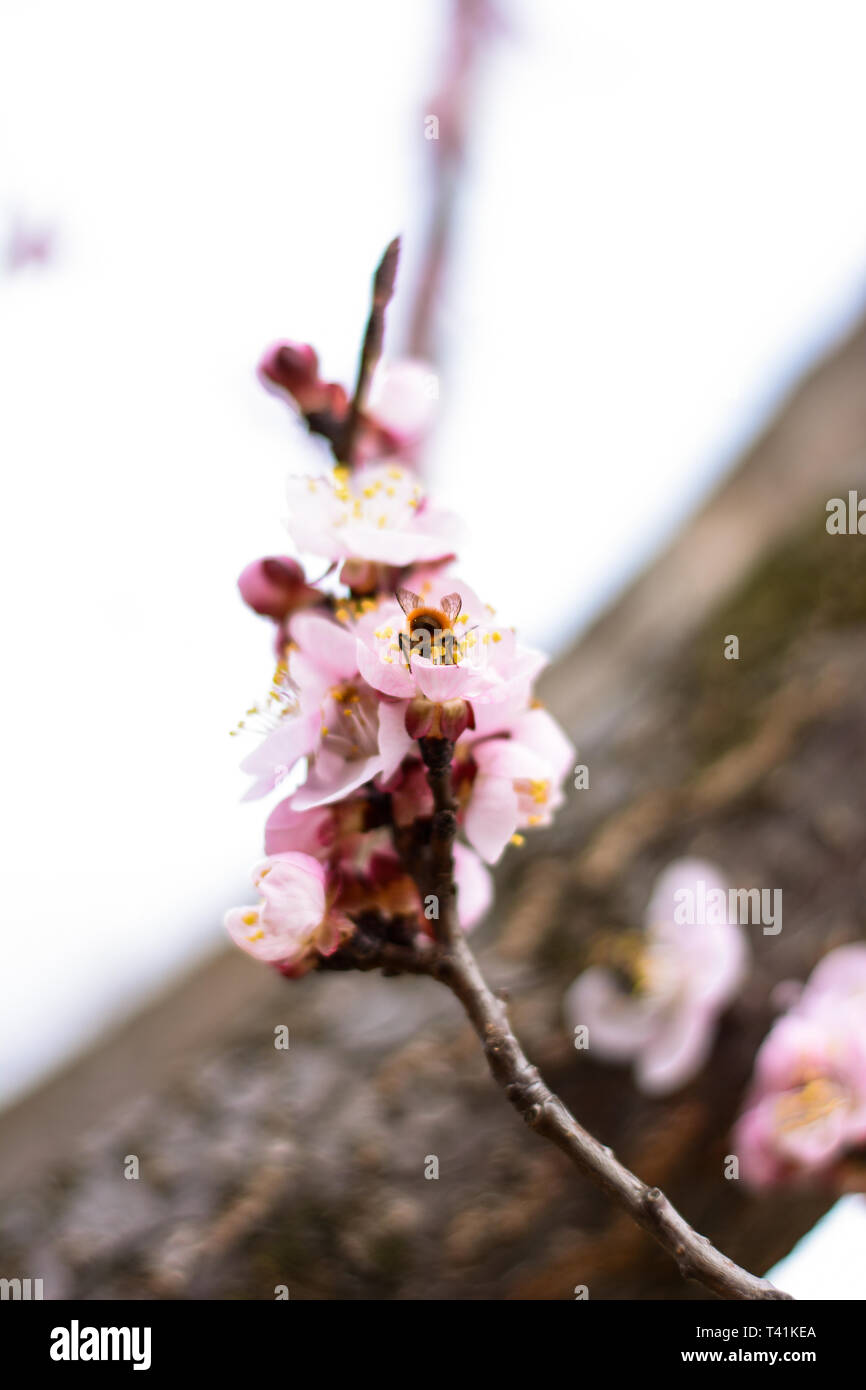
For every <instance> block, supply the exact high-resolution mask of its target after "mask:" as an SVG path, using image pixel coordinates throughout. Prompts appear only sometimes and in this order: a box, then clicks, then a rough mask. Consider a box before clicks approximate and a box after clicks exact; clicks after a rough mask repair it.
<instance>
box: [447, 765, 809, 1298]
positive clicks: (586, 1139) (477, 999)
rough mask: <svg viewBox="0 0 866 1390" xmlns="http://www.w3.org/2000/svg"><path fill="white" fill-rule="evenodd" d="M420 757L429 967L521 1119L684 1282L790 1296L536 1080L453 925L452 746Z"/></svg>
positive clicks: (743, 1294)
mask: <svg viewBox="0 0 866 1390" xmlns="http://www.w3.org/2000/svg"><path fill="white" fill-rule="evenodd" d="M420 746H421V756H422V757H423V759H424V763H425V765H426V767H427V780H428V782H429V784H430V790H431V792H432V793H433V805H434V813H433V836H432V840H431V856H432V869H431V883H432V885H434V886H433V891H434V892H436V893H437V896H438V897H439V913H440V916H439V922H438V933H437V935H438V938H439V941H440V942H441V945H442V949H441V950H440V951H439V952H437V953H436V954H435V956H432V957H430V956H428V964H427V966H426V969H427V970H428V971H429V973H430V974H432V975H433V976H434V977H435V978H436V979H438V980H441V981H442V983H443V984H445V985H447V986H448V988H449V989H450V990H451V991H452V993H453V994H455V995H456V996H457V998H458V999H459V1000H460V1003H461V1004H462V1005H463V1008H464V1009H465V1011H466V1014H467V1017H468V1018H469V1021H470V1023H471V1024H472V1027H473V1028H474V1029H475V1032H476V1033H477V1034H478V1037H479V1039H480V1040H481V1044H482V1046H483V1048H484V1055H485V1057H486V1058H487V1064H488V1066H489V1068H490V1071H491V1074H492V1075H493V1078H494V1080H495V1081H497V1082H498V1084H499V1085H500V1086H501V1087H502V1089H503V1090H504V1091H505V1094H506V1096H507V1098H508V1100H509V1101H510V1102H511V1104H512V1105H513V1106H514V1108H515V1110H516V1111H517V1112H518V1114H520V1115H522V1116H523V1118H524V1120H525V1121H526V1123H527V1124H528V1125H529V1127H530V1128H531V1129H533V1130H534V1131H535V1133H536V1134H538V1135H540V1136H541V1137H542V1138H544V1139H548V1140H549V1141H550V1142H551V1143H552V1144H555V1145H556V1147H557V1148H558V1149H561V1150H562V1152H563V1153H564V1154H565V1155H566V1156H567V1157H568V1158H569V1159H570V1160H571V1162H572V1163H573V1164H574V1165H575V1167H576V1168H578V1169H579V1170H580V1172H581V1173H583V1174H584V1175H585V1176H586V1177H588V1178H590V1179H591V1180H592V1181H593V1182H594V1183H596V1184H597V1185H598V1186H599V1187H600V1188H601V1189H602V1191H603V1192H605V1193H606V1194H607V1196H608V1197H610V1199H611V1200H612V1201H613V1202H615V1203H616V1204H617V1205H618V1206H620V1207H622V1208H623V1210H624V1211H626V1212H628V1214H629V1215H630V1216H631V1217H632V1219H633V1220H634V1221H635V1222H636V1223H637V1224H638V1225H639V1226H641V1227H642V1228H643V1229H644V1230H645V1231H647V1232H648V1233H649V1234H650V1235H651V1236H653V1237H654V1239H655V1240H657V1241H658V1243H659V1245H661V1246H662V1247H663V1249H665V1250H666V1251H667V1252H668V1254H669V1255H671V1256H672V1257H673V1259H674V1260H675V1261H676V1264H677V1267H678V1269H679V1271H680V1273H681V1274H682V1276H683V1278H684V1279H694V1280H696V1281H697V1282H698V1283H699V1284H702V1285H703V1286H704V1288H706V1289H709V1290H710V1291H711V1292H712V1293H714V1294H718V1296H719V1297H720V1298H726V1299H789V1298H790V1297H791V1295H790V1294H786V1293H783V1292H782V1291H781V1290H780V1289H777V1288H775V1287H774V1286H773V1285H772V1284H771V1283H770V1282H769V1280H767V1279H758V1278H756V1277H755V1275H753V1274H749V1273H748V1272H747V1271H746V1270H744V1269H741V1268H740V1266H739V1265H736V1264H734V1262H733V1260H729V1259H728V1258H727V1256H726V1255H723V1254H721V1253H720V1251H718V1250H716V1249H715V1247H714V1246H713V1245H711V1244H710V1242H709V1240H708V1239H707V1237H706V1236H701V1235H699V1234H698V1233H697V1231H694V1230H693V1229H692V1227H691V1226H690V1225H689V1224H688V1222H687V1221H685V1220H684V1218H683V1217H682V1216H681V1215H680V1213H679V1212H678V1211H677V1210H676V1208H675V1207H674V1206H673V1205H672V1204H671V1202H669V1201H668V1199H667V1197H665V1195H664V1193H663V1192H661V1191H660V1190H659V1189H658V1188H657V1187H648V1186H647V1185H646V1183H644V1182H642V1181H641V1179H640V1178H638V1177H636V1176H635V1174H634V1173H632V1172H630V1170H629V1169H628V1168H626V1167H625V1166H624V1165H623V1164H622V1163H620V1162H619V1160H618V1159H617V1157H616V1156H615V1154H614V1153H613V1152H612V1150H610V1149H608V1148H606V1147H605V1146H604V1145H602V1144H600V1143H599V1142H598V1140H597V1139H595V1138H593V1136H592V1135H591V1134H589V1133H588V1132H587V1130H585V1129H583V1127H582V1126H581V1125H579V1124H578V1122H577V1120H576V1119H575V1118H574V1116H573V1115H572V1114H571V1112H570V1111H569V1110H568V1108H567V1107H566V1106H565V1105H564V1104H563V1103H562V1101H561V1100H560V1099H559V1097H558V1096H556V1095H554V1093H553V1092H552V1091H551V1090H550V1088H549V1087H548V1086H547V1085H546V1084H545V1083H544V1081H543V1080H542V1079H541V1076H540V1075H539V1073H538V1070H537V1069H536V1068H535V1067H534V1066H532V1064H531V1063H530V1061H529V1060H528V1058H527V1057H526V1054H525V1053H524V1051H523V1049H522V1047H521V1046H520V1043H519V1042H518V1040H517V1038H516V1037H515V1035H514V1033H513V1032H512V1029H511V1025H510V1023H509V1021H508V1013H507V1010H506V1008H505V1004H504V1003H503V1001H502V1000H501V999H498V998H497V997H496V995H494V994H493V992H492V990H491V989H490V988H489V986H488V984H487V982H486V981H485V979H484V977H483V975H482V974H481V971H480V969H479V967H478V963H477V961H476V959H475V956H474V955H473V953H472V951H471V950H470V948H469V946H468V945H467V943H466V938H465V936H464V935H463V933H462V931H460V929H459V927H458V924H457V914H456V893H455V888H454V856H453V845H454V836H455V833H456V829H457V819H456V811H455V803H454V798H453V795H452V791H451V770H450V768H451V758H452V755H453V745H452V744H450V743H449V742H448V740H447V739H432V738H428V739H421V740H420Z"/></svg>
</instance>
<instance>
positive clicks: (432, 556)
mask: <svg viewBox="0 0 866 1390" xmlns="http://www.w3.org/2000/svg"><path fill="white" fill-rule="evenodd" d="M288 495H289V503H290V505H291V513H290V515H289V518H288V523H287V524H288V528H289V532H290V534H291V536H292V539H293V540H294V542H295V544H296V545H297V546H298V548H299V549H300V550H302V551H308V552H310V553H311V554H314V555H322V556H324V557H325V558H326V559H328V560H334V561H337V560H352V561H353V562H356V561H358V560H363V561H373V562H378V563H381V564H385V565H393V566H398V567H399V566H405V565H411V564H414V563H416V562H418V561H425V560H436V559H438V558H440V557H441V556H444V555H448V554H450V553H451V550H452V548H453V543H454V537H455V535H456V533H457V531H458V523H457V521H456V518H455V517H454V516H453V515H452V514H451V513H450V512H446V511H443V510H442V509H441V508H438V507H436V506H434V505H433V504H432V503H431V502H428V500H427V497H426V495H425V492H424V489H423V487H422V486H421V484H420V483H419V482H418V480H417V478H416V477H415V475H414V474H413V473H411V472H410V471H409V470H408V469H407V468H403V467H400V466H399V465H397V464H389V463H368V464H365V465H364V466H362V467H360V468H356V469H354V470H353V471H351V472H350V471H349V470H348V469H346V468H335V469H333V470H332V471H331V472H330V473H329V474H325V475H324V476H322V477H318V478H290V479H289V485H288Z"/></svg>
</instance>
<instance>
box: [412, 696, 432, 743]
mask: <svg viewBox="0 0 866 1390" xmlns="http://www.w3.org/2000/svg"><path fill="white" fill-rule="evenodd" d="M437 710H438V705H435V704H434V703H433V701H432V700H428V699H427V697H426V695H416V696H415V698H414V700H410V701H409V707H408V709H407V710H406V733H407V734H408V735H409V737H410V738H426V737H427V736H428V734H429V733H430V731H431V729H432V728H433V724H434V722H435V719H436V713H437Z"/></svg>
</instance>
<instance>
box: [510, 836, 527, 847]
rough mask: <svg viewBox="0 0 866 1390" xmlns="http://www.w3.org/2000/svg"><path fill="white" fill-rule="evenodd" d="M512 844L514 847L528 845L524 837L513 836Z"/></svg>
mask: <svg viewBox="0 0 866 1390" xmlns="http://www.w3.org/2000/svg"><path fill="white" fill-rule="evenodd" d="M511 843H512V844H513V845H523V844H525V843H526V841H525V840H524V838H523V836H522V835H512V836H511Z"/></svg>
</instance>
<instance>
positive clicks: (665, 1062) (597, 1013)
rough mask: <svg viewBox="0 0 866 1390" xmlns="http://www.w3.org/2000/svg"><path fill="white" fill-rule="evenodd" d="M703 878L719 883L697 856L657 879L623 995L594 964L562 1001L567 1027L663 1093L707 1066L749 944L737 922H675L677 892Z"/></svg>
mask: <svg viewBox="0 0 866 1390" xmlns="http://www.w3.org/2000/svg"><path fill="white" fill-rule="evenodd" d="M700 879H703V880H704V881H705V883H706V884H707V892H708V893H709V891H710V889H713V888H721V887H722V883H721V880H720V878H719V876H718V874H717V873H716V871H715V869H713V867H712V866H711V865H709V864H704V863H702V862H700V861H699V860H692V859H683V860H678V861H676V862H675V863H673V864H671V865H670V866H669V867H668V868H667V869H666V870H665V871H664V872H663V873H662V874H661V876H660V877H659V879H658V880H657V882H656V884H655V887H654V890H653V893H652V897H651V900H650V904H649V908H648V910H647V915H646V921H645V932H644V940H643V943H642V945H641V947H640V949H639V951H638V953H637V956H636V959H635V963H634V974H635V986H634V989H633V991H632V992H631V993H626V992H625V991H624V990H623V989H622V987H621V985H620V983H619V980H618V978H617V977H616V976H615V975H614V974H613V972H612V971H610V970H608V969H606V968H604V967H602V966H591V967H590V968H589V969H587V970H585V971H584V972H583V974H582V975H579V976H578V978H577V980H575V982H574V984H573V985H572V986H571V988H570V990H569V991H568V994H567V996H566V1001H565V1010H566V1015H567V1018H568V1020H569V1022H570V1023H571V1025H572V1026H575V1025H578V1024H585V1025H586V1026H587V1028H588V1029H589V1048H590V1051H592V1052H594V1053H596V1054H597V1055H598V1056H599V1057H602V1058H604V1059H605V1060H609V1061H616V1062H625V1061H633V1062H634V1066H635V1075H636V1080H637V1084H638V1085H639V1086H640V1088H641V1090H643V1091H646V1092H648V1093H649V1094H655V1095H662V1094H665V1093H667V1092H670V1091H673V1090H676V1089H677V1088H678V1087H680V1086H682V1085H684V1084H685V1083H686V1082H687V1081H689V1080H690V1079H691V1078H692V1077H693V1076H694V1075H695V1074H696V1073H697V1072H698V1071H699V1070H700V1069H701V1067H702V1066H703V1065H704V1062H705V1061H706V1059H707V1056H708V1054H709V1051H710V1047H711V1045H712V1041H713V1037H714V1035H715V1031H716V1025H717V1021H718V1018H719V1016H720V1014H721V1013H722V1012H723V1010H724V1009H725V1008H726V1007H727V1005H728V1004H729V1003H730V1002H731V1000H732V999H733V998H734V997H735V995H736V993H737V991H738V989H739V987H740V984H741V983H742V980H743V978H744V975H745V970H746V964H747V944H746V939H745V935H744V933H743V931H742V928H741V927H740V926H739V924H737V923H729V922H727V921H725V922H719V923H712V924H711V923H679V922H677V920H676V913H675V905H676V902H677V898H676V894H677V891H678V890H680V889H691V890H692V891H694V890H695V885H696V884H697V882H698V881H699V880H700Z"/></svg>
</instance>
